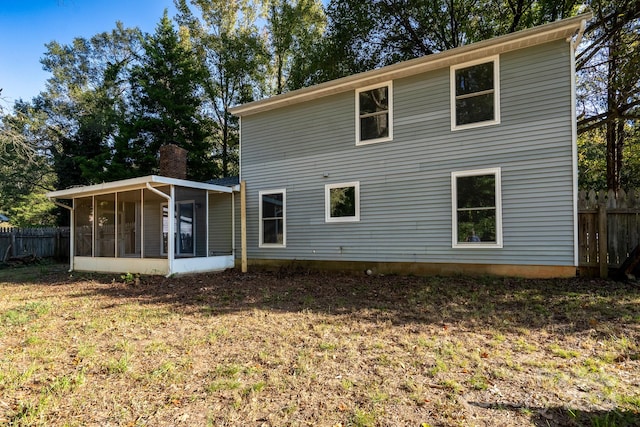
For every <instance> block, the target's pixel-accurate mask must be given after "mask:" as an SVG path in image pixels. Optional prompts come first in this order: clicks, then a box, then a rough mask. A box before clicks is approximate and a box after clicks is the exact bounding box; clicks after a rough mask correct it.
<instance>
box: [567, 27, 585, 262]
mask: <svg viewBox="0 0 640 427" xmlns="http://www.w3.org/2000/svg"><path fill="white" fill-rule="evenodd" d="M586 27H587V20H586V19H583V20H582V21H581V22H580V28H579V29H578V32H577V34H576V35H575V36H574V37H572V38H570V39H569V40H568V41H569V45H570V47H571V156H572V164H573V165H572V167H573V264H574V266H575V268H576V273H577V269H578V267H579V264H580V260H579V258H578V248H579V241H578V123H577V120H578V118H577V114H576V108H577V99H576V98H577V97H576V49H577V47H578V45H579V44H580V41H581V40H582V36H583V35H584V31H585V29H586Z"/></svg>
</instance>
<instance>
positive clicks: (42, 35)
mask: <svg viewBox="0 0 640 427" xmlns="http://www.w3.org/2000/svg"><path fill="white" fill-rule="evenodd" d="M165 8H166V9H168V10H169V16H170V17H172V16H173V15H174V14H175V8H174V6H173V0H0V88H2V89H3V90H2V94H1V95H0V97H1V98H2V99H1V100H0V103H2V106H3V107H6V108H9V107H11V106H12V105H13V103H14V101H16V100H17V99H19V98H22V99H24V100H31V98H33V97H34V96H36V95H37V94H38V93H39V92H40V91H41V90H43V89H44V85H45V81H46V79H47V78H48V77H49V76H50V75H49V73H46V72H45V71H44V70H42V65H41V64H40V58H42V57H43V56H44V52H45V51H46V48H45V44H46V43H49V42H50V41H54V40H55V41H57V42H59V43H63V44H68V43H71V41H72V40H73V39H74V38H75V37H86V38H89V37H91V36H93V35H94V34H97V33H101V32H103V31H110V30H111V29H113V28H115V23H116V21H122V23H123V24H124V25H125V26H126V27H139V28H140V29H141V30H142V31H145V32H153V31H154V29H155V27H156V24H157V23H158V21H159V20H160V18H161V17H162V13H163V11H164V9H165Z"/></svg>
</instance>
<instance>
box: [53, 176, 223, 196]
mask: <svg viewBox="0 0 640 427" xmlns="http://www.w3.org/2000/svg"><path fill="white" fill-rule="evenodd" d="M147 183H149V184H150V185H152V186H154V187H157V186H162V185H177V186H180V187H187V188H194V189H200V190H207V191H214V192H219V193H231V192H232V191H233V190H232V189H231V188H229V187H225V186H221V185H214V184H207V183H204V182H196V181H189V180H185V179H176V178H167V177H164V176H158V175H148V176H143V177H139V178H130V179H123V180H120V181H111V182H104V183H102V184H94V185H85V186H82V187H73V188H67V189H66V190H58V191H52V192H49V193H47V197H48V198H49V199H73V198H77V197H88V196H92V195H97V194H106V193H113V192H116V191H117V192H122V191H131V190H138V189H142V188H146V185H147Z"/></svg>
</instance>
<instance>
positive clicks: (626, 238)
mask: <svg viewBox="0 0 640 427" xmlns="http://www.w3.org/2000/svg"><path fill="white" fill-rule="evenodd" d="M638 245H640V190H630V191H628V192H625V191H624V190H620V191H619V192H618V194H617V195H616V194H615V193H614V192H613V191H609V192H607V191H599V192H596V191H593V190H591V191H580V192H579V194H578V257H579V267H580V274H584V275H599V276H600V277H608V271H609V269H610V268H612V269H618V268H620V267H621V266H622V264H623V263H624V262H625V261H626V260H627V258H628V257H629V256H630V255H631V253H632V252H633V250H634V249H635V248H636V247H637V246H638Z"/></svg>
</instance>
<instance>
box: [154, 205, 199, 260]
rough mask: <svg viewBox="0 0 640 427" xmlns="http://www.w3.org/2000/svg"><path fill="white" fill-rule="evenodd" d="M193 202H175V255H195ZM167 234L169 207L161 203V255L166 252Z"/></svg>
mask: <svg viewBox="0 0 640 427" xmlns="http://www.w3.org/2000/svg"><path fill="white" fill-rule="evenodd" d="M194 220H195V203H194V202H193V201H189V202H178V203H176V218H175V221H176V227H175V229H176V234H175V235H174V236H173V237H174V239H175V251H176V255H182V256H193V255H195V248H196V246H195V225H194V224H195V221H194ZM168 235H169V208H168V207H167V204H166V203H163V204H162V248H161V249H162V250H161V253H162V255H166V254H167V252H168V247H169V245H168V242H167V239H168Z"/></svg>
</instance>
